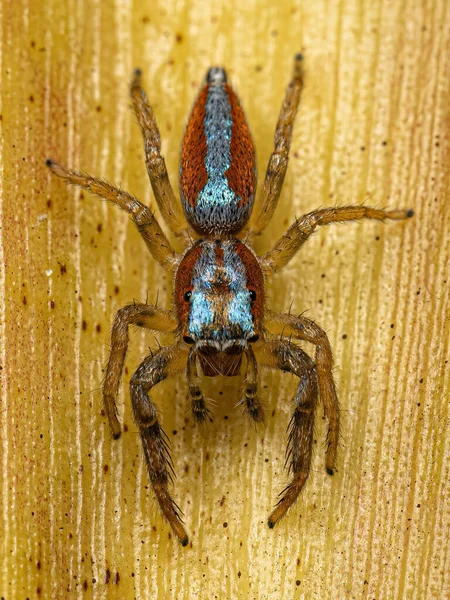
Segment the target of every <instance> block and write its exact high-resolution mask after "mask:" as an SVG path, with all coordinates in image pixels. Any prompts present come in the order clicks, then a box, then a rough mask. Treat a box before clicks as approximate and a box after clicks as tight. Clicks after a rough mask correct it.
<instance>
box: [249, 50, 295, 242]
mask: <svg viewBox="0 0 450 600" xmlns="http://www.w3.org/2000/svg"><path fill="white" fill-rule="evenodd" d="M303 77H304V73H303V56H302V55H301V54H297V55H296V56H295V58H294V69H293V73H292V79H291V81H290V82H289V85H288V87H287V89H286V94H285V97H284V100H283V104H282V106H281V110H280V115H279V117H278V122H277V126H276V129H275V137H274V149H273V152H272V154H271V157H270V160H269V164H268V165H267V170H266V176H265V179H264V187H263V190H262V204H261V208H260V210H259V212H255V213H254V215H252V218H251V221H250V224H249V227H248V229H249V231H250V234H251V235H258V234H260V233H261V232H262V231H263V230H264V229H265V228H266V227H267V225H268V224H269V222H270V220H271V218H272V216H273V213H274V212H275V209H276V207H277V203H278V199H279V197H280V194H281V189H282V187H283V183H284V177H285V175H286V171H287V167H288V162H289V150H290V147H291V141H292V130H293V127H294V120H295V115H296V114H297V109H298V105H299V103H300V98H301V95H302V91H303Z"/></svg>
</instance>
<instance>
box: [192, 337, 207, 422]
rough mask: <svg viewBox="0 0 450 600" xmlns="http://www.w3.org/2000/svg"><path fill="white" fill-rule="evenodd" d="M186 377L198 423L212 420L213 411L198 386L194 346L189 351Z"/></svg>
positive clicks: (193, 413) (193, 412) (193, 414)
mask: <svg viewBox="0 0 450 600" xmlns="http://www.w3.org/2000/svg"><path fill="white" fill-rule="evenodd" d="M186 377H187V382H188V388H189V396H190V399H191V410H192V417H193V418H194V421H196V422H197V423H204V422H205V421H206V420H208V421H212V413H211V410H210V409H209V408H208V406H207V404H206V400H205V398H204V397H203V392H202V390H201V389H200V388H199V387H198V372H197V363H196V353H195V350H194V349H193V348H191V350H190V352H189V358H188V361H187V367H186Z"/></svg>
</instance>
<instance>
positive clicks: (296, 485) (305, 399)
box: [255, 340, 318, 528]
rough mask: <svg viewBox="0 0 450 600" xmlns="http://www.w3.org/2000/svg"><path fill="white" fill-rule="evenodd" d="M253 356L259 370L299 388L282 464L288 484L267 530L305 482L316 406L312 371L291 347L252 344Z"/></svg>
mask: <svg viewBox="0 0 450 600" xmlns="http://www.w3.org/2000/svg"><path fill="white" fill-rule="evenodd" d="M255 355H256V359H257V361H258V363H259V364H260V365H262V366H266V367H271V368H274V369H280V370H282V371H288V372H290V373H293V374H294V375H297V377H298V378H299V380H300V381H299V384H298V387H297V392H296V394H295V398H294V413H293V415H292V418H291V421H290V423H289V439H288V446H287V451H286V462H287V463H289V472H290V473H291V474H292V480H291V482H290V483H289V485H288V486H287V487H286V488H285V489H284V490H283V491H282V492H281V495H280V496H281V497H280V500H279V501H278V503H277V505H276V506H275V509H274V510H273V511H272V513H271V515H270V516H269V520H268V525H269V527H270V528H272V527H274V526H275V524H276V523H277V522H278V521H279V520H280V519H281V517H282V516H283V515H284V514H285V513H286V511H287V510H288V509H289V508H290V507H291V506H292V505H293V504H294V503H295V502H296V501H297V499H298V497H299V495H300V492H301V491H302V489H303V486H304V485H305V483H306V480H307V479H308V475H309V470H310V466H311V457H312V448H313V440H314V412H315V408H316V404H317V396H318V389H317V373H316V367H315V365H314V363H313V361H312V360H311V359H310V358H309V356H308V355H307V354H306V353H305V352H303V350H301V348H299V347H298V346H296V345H295V344H290V343H288V342H284V341H281V340H277V341H265V342H263V343H261V344H255Z"/></svg>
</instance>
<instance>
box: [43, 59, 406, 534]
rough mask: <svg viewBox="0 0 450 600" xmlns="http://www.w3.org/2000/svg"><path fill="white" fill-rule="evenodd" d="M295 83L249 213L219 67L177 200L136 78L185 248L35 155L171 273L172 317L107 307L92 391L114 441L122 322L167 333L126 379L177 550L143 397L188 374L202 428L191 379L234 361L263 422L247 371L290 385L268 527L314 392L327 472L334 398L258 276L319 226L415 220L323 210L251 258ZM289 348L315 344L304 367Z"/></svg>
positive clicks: (309, 439)
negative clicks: (107, 339) (99, 201)
mask: <svg viewBox="0 0 450 600" xmlns="http://www.w3.org/2000/svg"><path fill="white" fill-rule="evenodd" d="M303 82H304V70H303V57H302V55H301V54H298V55H296V56H295V59H294V68H293V74H292V78H291V81H290V83H289V85H288V87H287V90H286V93H285V97H284V101H283V104H282V107H281V111H280V115H279V118H278V122H277V125H276V130H275V139H274V149H273V152H272V155H271V157H270V160H269V164H268V167H267V171H266V175H265V180H264V185H263V188H262V190H261V194H260V195H261V199H260V203H259V205H258V206H259V207H260V208H259V210H258V211H257V212H252V209H253V203H254V199H255V192H256V160H255V148H254V145H253V140H252V137H251V134H250V131H249V128H248V125H247V122H246V118H245V115H244V112H243V109H242V107H241V105H240V102H239V99H238V96H237V95H236V93H235V92H234V91H233V89H232V87H231V86H230V84H229V83H228V81H227V75H226V72H225V70H224V69H223V68H221V67H213V68H211V69H209V70H208V72H207V75H206V81H205V83H204V85H203V87H202V88H201V90H200V92H199V95H198V97H197V99H196V101H195V103H194V106H193V108H192V112H191V115H190V118H189V120H188V123H187V126H186V130H185V133H184V138H183V142H182V147H181V157H180V169H179V188H180V196H181V204H179V203H178V202H177V201H176V198H175V194H174V192H173V189H172V186H171V184H170V181H169V176H168V174H167V169H166V165H165V161H164V158H163V157H162V155H161V140H160V133H159V130H158V126H157V124H156V121H155V117H154V115H153V111H152V109H151V107H150V105H149V103H148V100H147V97H146V94H145V92H144V90H143V89H142V87H141V71H140V70H139V69H138V70H136V71H135V73H134V77H133V79H132V82H131V87H130V93H131V100H132V105H133V109H134V112H135V115H136V117H137V120H138V123H139V125H140V128H141V131H142V135H143V138H144V147H145V158H146V166H147V171H148V175H149V178H150V182H151V185H152V188H153V193H154V195H155V198H156V202H157V204H158V207H159V210H160V212H161V215H162V217H163V219H164V221H165V223H166V224H167V225H168V227H169V228H170V230H171V231H172V232H173V233H174V234H175V236H179V237H180V238H181V239H183V241H184V243H185V250H184V252H182V253H177V252H175V251H174V249H173V248H172V246H171V244H170V242H169V240H168V238H167V237H166V235H165V234H164V232H163V230H162V229H161V227H160V225H159V223H158V221H157V220H156V218H155V216H154V213H153V211H152V210H150V209H149V208H148V207H147V206H145V205H143V204H142V203H141V202H140V201H139V200H138V199H137V198H136V197H134V196H132V195H131V194H129V193H128V192H125V191H123V190H121V189H119V188H117V187H114V186H113V185H111V184H110V183H108V182H106V181H104V180H103V179H99V178H96V177H92V176H90V175H88V174H86V173H84V172H81V171H77V170H69V169H67V168H65V167H63V166H61V165H60V164H58V163H56V162H54V161H53V160H51V159H47V161H46V164H47V166H48V167H49V168H50V169H51V171H52V172H53V173H54V174H55V175H57V176H59V177H61V178H63V179H65V180H66V181H67V182H68V183H71V184H75V185H78V186H79V187H81V188H83V189H86V190H89V191H90V192H92V193H93V194H96V195H97V196H100V197H101V198H104V199H105V200H108V201H109V202H112V203H114V204H116V205H117V206H118V207H119V208H121V209H122V210H124V211H126V212H127V213H129V214H130V216H131V218H132V220H133V221H134V223H135V224H136V226H137V228H138V231H139V233H140V234H141V236H142V238H143V240H144V242H145V243H146V244H147V247H148V250H149V251H150V254H151V255H152V256H153V258H154V259H155V260H156V261H157V262H158V263H159V264H160V265H161V266H162V267H163V268H164V269H167V270H168V271H169V272H170V273H171V274H172V275H173V279H174V292H173V306H172V308H171V309H170V310H165V309H163V308H161V307H159V306H156V305H153V304H148V303H132V304H129V305H127V306H124V307H123V308H120V309H119V310H118V312H117V314H116V317H115V319H114V324H113V327H112V332H111V350H110V354H109V360H108V364H107V367H106V374H105V378H104V381H103V388H102V390H103V401H104V406H105V411H106V414H107V417H108V421H109V425H110V429H111V433H112V436H113V437H114V438H115V439H117V438H119V437H120V434H121V426H120V423H119V420H118V417H117V415H118V411H117V404H116V400H117V394H118V389H119V384H120V380H121V376H122V371H123V367H124V361H125V355H126V352H127V346H128V339H129V336H128V329H129V327H130V325H136V326H138V327H143V328H146V329H151V330H153V331H158V332H171V333H172V334H174V335H175V342H174V343H173V344H172V345H170V346H167V347H163V348H160V349H159V350H158V351H157V352H156V353H154V354H152V355H150V356H147V358H145V359H144V361H143V362H142V364H141V365H140V366H139V368H138V369H137V371H136V372H135V373H134V375H133V376H132V377H131V380H130V395H131V402H132V407H133V414H134V419H135V422H136V424H137V426H138V428H139V432H140V436H141V440H142V446H143V450H144V456H145V461H146V465H147V470H148V475H149V479H150V482H151V484H152V487H153V491H154V494H155V496H156V499H157V501H158V504H159V507H160V509H161V511H162V513H163V515H164V517H165V518H166V519H167V521H168V523H169V524H170V526H171V528H172V530H173V532H174V533H175V535H176V536H177V538H178V539H179V540H180V542H181V543H182V544H183V545H184V546H185V545H187V544H188V535H187V532H186V529H185V527H184V523H183V520H182V512H181V510H180V508H179V507H178V505H177V504H176V503H175V501H174V500H173V498H172V496H171V494H170V491H169V484H170V483H171V481H172V476H173V468H172V462H171V457H170V453H169V446H168V441H167V437H166V435H165V433H164V431H163V429H162V427H161V421H160V417H159V413H158V410H157V407H156V406H155V404H154V402H153V401H152V399H151V398H150V396H149V392H150V390H151V389H152V388H153V387H154V386H155V385H156V384H157V383H159V382H160V381H162V380H164V379H166V378H168V377H173V376H174V375H176V374H178V373H180V372H182V371H183V370H185V372H186V379H187V385H188V390H189V397H190V403H191V409H192V415H193V417H194V419H195V420H196V421H197V422H203V421H206V420H210V419H211V411H210V408H209V407H208V403H207V401H206V399H205V398H204V396H203V393H202V390H201V387H200V375H201V373H203V375H204V376H206V377H214V376H217V375H222V376H225V377H233V376H236V375H238V374H239V373H240V371H241V366H242V363H244V368H243V370H244V371H245V387H244V390H243V392H242V396H241V398H240V400H239V402H238V405H240V406H241V407H242V409H243V412H244V413H246V414H247V415H248V417H249V418H250V419H252V420H253V421H255V422H262V421H263V420H264V411H263V407H262V404H261V402H260V399H259V397H258V394H257V375H258V368H259V367H269V368H273V369H279V370H281V371H287V372H290V373H293V374H294V375H296V376H297V377H298V379H299V383H298V387H297V391H296V394H295V397H294V408H293V414H292V418H291V420H290V424H289V430H288V431H289V435H288V444H287V451H286V462H287V464H288V466H289V472H290V475H291V481H290V483H289V485H288V486H287V487H286V489H285V490H284V491H283V492H282V493H281V494H280V497H279V501H278V503H277V504H276V505H275V508H274V509H273V511H272V513H271V514H270V516H269V519H268V525H269V527H270V528H272V527H274V526H275V524H276V523H277V522H278V521H279V520H280V519H281V517H283V515H285V513H286V511H287V510H288V509H289V508H290V507H291V506H292V505H293V504H294V503H295V502H296V500H297V499H298V497H299V494H300V492H301V490H302V488H303V486H304V485H305V482H306V480H307V478H308V475H309V470H310V464H311V454H312V447H313V428H314V413H315V410H316V406H317V401H318V398H319V397H320V399H321V401H322V403H323V407H324V412H325V415H326V417H327V420H328V434H327V444H326V457H325V467H326V471H327V473H329V474H330V475H333V473H334V471H335V467H336V454H337V448H338V441H339V403H338V398H337V394H336V386H335V382H334V380H333V372H332V366H333V357H332V352H331V348H330V342H329V340H328V338H327V335H326V334H325V332H324V330H323V329H322V328H321V327H319V325H317V323H315V322H314V321H312V320H310V319H308V318H306V317H305V316H303V315H300V316H293V315H292V314H279V313H275V312H273V311H271V310H270V309H269V308H268V307H267V306H266V302H265V289H266V278H268V277H270V276H271V275H272V274H273V273H275V272H278V271H280V270H281V269H282V268H283V267H284V266H285V265H286V264H287V263H288V262H289V261H290V260H291V259H292V258H293V257H294V256H295V254H296V253H297V251H298V250H299V249H300V248H301V247H302V246H303V244H304V243H305V242H306V241H307V240H308V239H309V237H310V236H311V235H312V234H313V233H314V231H315V230H316V228H317V227H319V226H322V225H328V224H330V223H337V222H343V221H355V220H358V219H377V220H380V221H383V220H384V219H395V220H400V219H405V218H407V217H411V216H412V215H413V211H412V210H390V211H386V210H380V209H376V208H370V207H368V206H365V205H364V206H359V205H354V206H343V207H333V208H322V209H320V210H314V211H312V212H310V213H308V214H306V215H304V216H302V217H301V218H300V219H296V220H295V222H294V223H293V224H292V225H291V227H290V228H289V229H288V230H287V231H286V233H285V234H284V235H283V236H282V237H281V238H280V239H279V240H278V241H277V242H276V244H275V245H274V246H273V248H272V249H271V250H269V251H268V252H267V253H266V254H263V255H257V254H256V253H255V251H254V250H253V249H252V247H251V245H250V243H249V241H250V240H251V239H252V238H254V237H255V236H258V235H260V234H261V233H262V231H263V230H264V229H265V228H266V227H267V225H268V223H269V221H270V220H271V218H272V216H273V214H274V212H275V208H276V206H277V202H278V198H279V196H280V192H281V188H282V185H283V181H284V177H285V174H286V169H287V165H288V155H289V147H290V144H291V139H292V129H293V125H294V119H295V114H296V111H297V108H298V105H299V102H300V97H301V94H302V90H303ZM193 239H194V241H193ZM292 340H301V341H306V342H310V343H312V344H313V345H315V347H316V350H315V355H314V360H312V359H311V358H310V357H309V356H308V355H307V354H306V353H305V352H304V351H303V350H302V349H301V348H300V347H298V346H297V345H296V344H295V343H292V342H291V341H292ZM244 357H245V360H244V361H243V358H244Z"/></svg>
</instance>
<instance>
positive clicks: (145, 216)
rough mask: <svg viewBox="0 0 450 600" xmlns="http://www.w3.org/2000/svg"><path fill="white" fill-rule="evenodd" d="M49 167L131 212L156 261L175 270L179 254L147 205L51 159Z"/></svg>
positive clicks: (101, 181)
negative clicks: (174, 265)
mask: <svg viewBox="0 0 450 600" xmlns="http://www.w3.org/2000/svg"><path fill="white" fill-rule="evenodd" d="M46 165H47V166H48V167H49V168H50V169H51V171H52V172H53V173H54V174H55V175H57V176H58V177H61V178H62V179H65V180H66V181H67V182H68V183H71V184H73V185H78V186H79V187H81V188H83V189H85V190H88V191H89V192H92V193H93V194H96V195H97V196H100V198H103V199H104V200H108V202H112V203H113V204H116V205H117V206H118V207H119V208H121V209H122V210H124V211H125V212H127V213H129V214H130V215H131V218H132V219H133V221H134V223H135V224H136V227H137V228H138V231H139V233H140V234H141V236H142V238H143V239H144V242H145V243H146V244H147V248H148V249H149V251H150V254H151V255H152V256H153V258H154V259H155V260H156V261H158V262H159V263H160V264H161V265H162V266H164V267H167V268H172V266H173V264H174V263H175V262H176V259H177V254H176V253H175V251H174V250H173V248H172V246H171V245H170V242H169V240H168V239H167V237H166V236H165V234H164V232H163V230H162V229H161V227H160V225H159V223H158V221H157V220H156V219H155V217H154V215H153V213H152V211H151V210H150V209H149V208H148V207H147V206H145V205H144V204H142V203H141V202H139V200H138V199H137V198H135V197H134V196H132V195H131V194H129V193H128V192H124V191H123V190H121V189H119V188H117V187H115V186H113V185H111V184H110V183H108V182H107V181H104V180H103V179H97V178H96V177H92V176H91V175H88V174H87V173H83V172H81V171H77V170H72V169H66V168H65V167H63V166H61V165H60V164H58V163H56V162H54V161H53V160H51V159H50V158H48V159H47V160H46Z"/></svg>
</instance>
